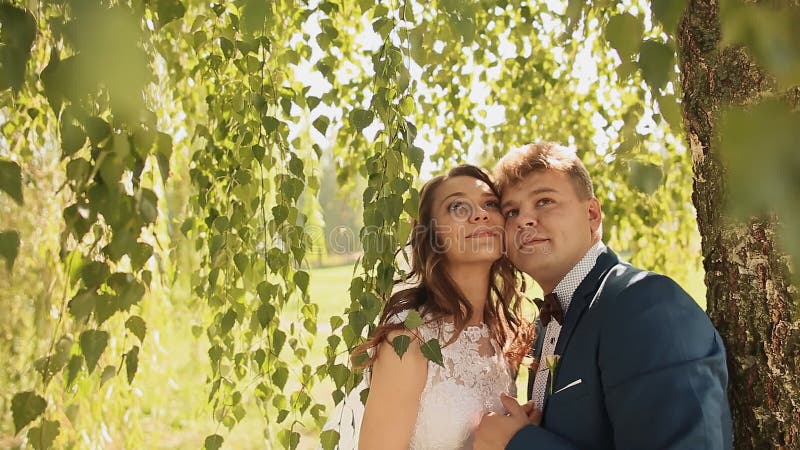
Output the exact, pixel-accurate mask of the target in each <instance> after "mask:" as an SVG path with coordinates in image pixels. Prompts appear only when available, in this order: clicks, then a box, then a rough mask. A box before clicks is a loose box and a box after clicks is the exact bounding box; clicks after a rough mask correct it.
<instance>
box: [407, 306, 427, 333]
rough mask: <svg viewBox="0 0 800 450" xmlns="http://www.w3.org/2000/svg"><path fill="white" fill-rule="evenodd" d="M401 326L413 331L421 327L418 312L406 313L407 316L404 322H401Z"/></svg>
mask: <svg viewBox="0 0 800 450" xmlns="http://www.w3.org/2000/svg"><path fill="white" fill-rule="evenodd" d="M403 324H404V325H405V326H406V328H408V329H409V330H413V329H415V328H417V327H419V326H420V325H422V316H420V315H419V311H417V310H416V309H411V310H409V311H408V316H407V317H406V320H404V321H403Z"/></svg>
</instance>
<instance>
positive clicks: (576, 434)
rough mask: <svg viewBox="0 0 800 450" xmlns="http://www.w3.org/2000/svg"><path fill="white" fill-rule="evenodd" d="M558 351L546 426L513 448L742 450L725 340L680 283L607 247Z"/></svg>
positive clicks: (576, 299) (519, 438)
mask: <svg viewBox="0 0 800 450" xmlns="http://www.w3.org/2000/svg"><path fill="white" fill-rule="evenodd" d="M538 328H539V333H538V335H539V339H538V340H537V343H536V349H535V353H536V354H537V355H538V354H541V344H542V342H541V341H542V338H543V337H544V329H543V328H542V327H541V326H539V327H538ZM554 354H556V355H560V356H561V359H560V362H559V364H558V367H557V370H556V372H555V377H554V387H553V393H552V394H550V392H549V389H548V392H547V393H546V395H545V405H544V415H543V418H542V423H541V427H535V426H532V425H529V426H526V427H525V428H523V429H522V430H520V431H519V432H518V433H517V434H516V435H515V436H514V437H513V438H512V439H511V441H510V442H509V444H508V446H507V447H506V448H507V449H508V450H523V449H535V450H539V449H565V450H566V449H636V450H642V449H692V450H695V449H729V448H731V447H732V430H731V418H730V409H729V407H728V401H727V396H726V390H727V383H728V372H727V368H726V364H725V349H724V347H723V345H722V340H721V339H720V336H719V334H718V333H717V331H716V330H715V329H714V326H713V325H712V324H711V321H710V320H709V319H708V316H707V315H706V314H705V312H703V310H702V309H700V307H698V306H697V304H696V303H695V302H694V300H692V298H691V297H690V296H689V295H688V294H687V293H686V292H685V291H683V289H681V288H680V287H679V286H678V285H677V284H676V283H675V282H674V281H672V280H671V279H670V278H668V277H665V276H663V275H658V274H655V273H652V272H646V271H643V270H639V269H636V268H634V267H632V266H631V265H629V264H626V263H620V261H619V258H617V256H616V255H615V254H614V253H613V252H612V251H611V250H609V249H606V250H605V251H604V252H603V253H602V254H601V255H600V257H599V258H598V260H597V263H596V265H595V267H594V268H593V269H592V270H591V271H590V272H589V275H588V276H587V277H586V278H585V279H584V281H583V282H582V283H581V285H580V286H578V289H577V290H576V291H575V294H574V295H573V297H572V303H571V305H570V307H569V310H568V311H567V314H566V317H565V318H564V323H563V328H562V329H561V334H560V335H559V338H558V343H557V345H556V348H555V351H554ZM533 377H534V374H533V373H531V374H530V380H531V382H529V384H528V397H529V398H530V395H531V385H532V380H533ZM577 380H580V382H578V381H577ZM569 385H572V387H568V386H569ZM562 389H563V390H562Z"/></svg>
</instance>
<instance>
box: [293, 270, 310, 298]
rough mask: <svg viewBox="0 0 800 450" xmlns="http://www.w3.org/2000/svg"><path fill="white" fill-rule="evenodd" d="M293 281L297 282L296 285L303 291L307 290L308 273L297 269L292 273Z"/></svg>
mask: <svg viewBox="0 0 800 450" xmlns="http://www.w3.org/2000/svg"><path fill="white" fill-rule="evenodd" d="M294 282H295V284H297V287H299V288H300V290H301V291H303V292H304V293H306V292H308V282H309V275H308V272H305V271H303V270H298V271H297V272H295V274H294Z"/></svg>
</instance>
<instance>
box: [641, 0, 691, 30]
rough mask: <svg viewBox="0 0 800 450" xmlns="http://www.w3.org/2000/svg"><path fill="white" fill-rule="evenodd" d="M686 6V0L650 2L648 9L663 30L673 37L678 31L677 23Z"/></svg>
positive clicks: (656, 0) (657, 0)
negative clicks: (650, 9)
mask: <svg viewBox="0 0 800 450" xmlns="http://www.w3.org/2000/svg"><path fill="white" fill-rule="evenodd" d="M686 4H687V0H651V2H650V7H651V8H652V10H653V16H655V18H656V20H658V21H659V22H661V25H662V26H663V27H664V30H665V31H666V32H667V33H668V34H670V35H674V34H675V33H676V32H677V31H678V21H680V19H681V16H683V12H684V10H686Z"/></svg>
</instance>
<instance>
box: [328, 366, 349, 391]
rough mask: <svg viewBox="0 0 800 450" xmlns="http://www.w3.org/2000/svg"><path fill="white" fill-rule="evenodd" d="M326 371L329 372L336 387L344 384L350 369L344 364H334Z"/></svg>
mask: <svg viewBox="0 0 800 450" xmlns="http://www.w3.org/2000/svg"><path fill="white" fill-rule="evenodd" d="M328 373H330V375H331V378H333V382H334V384H335V385H336V389H339V388H341V387H342V386H344V384H345V383H346V382H347V379H348V378H349V377H350V369H348V368H347V367H346V366H345V365H344V364H334V365H333V366H332V367H331V368H330V369H328Z"/></svg>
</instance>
